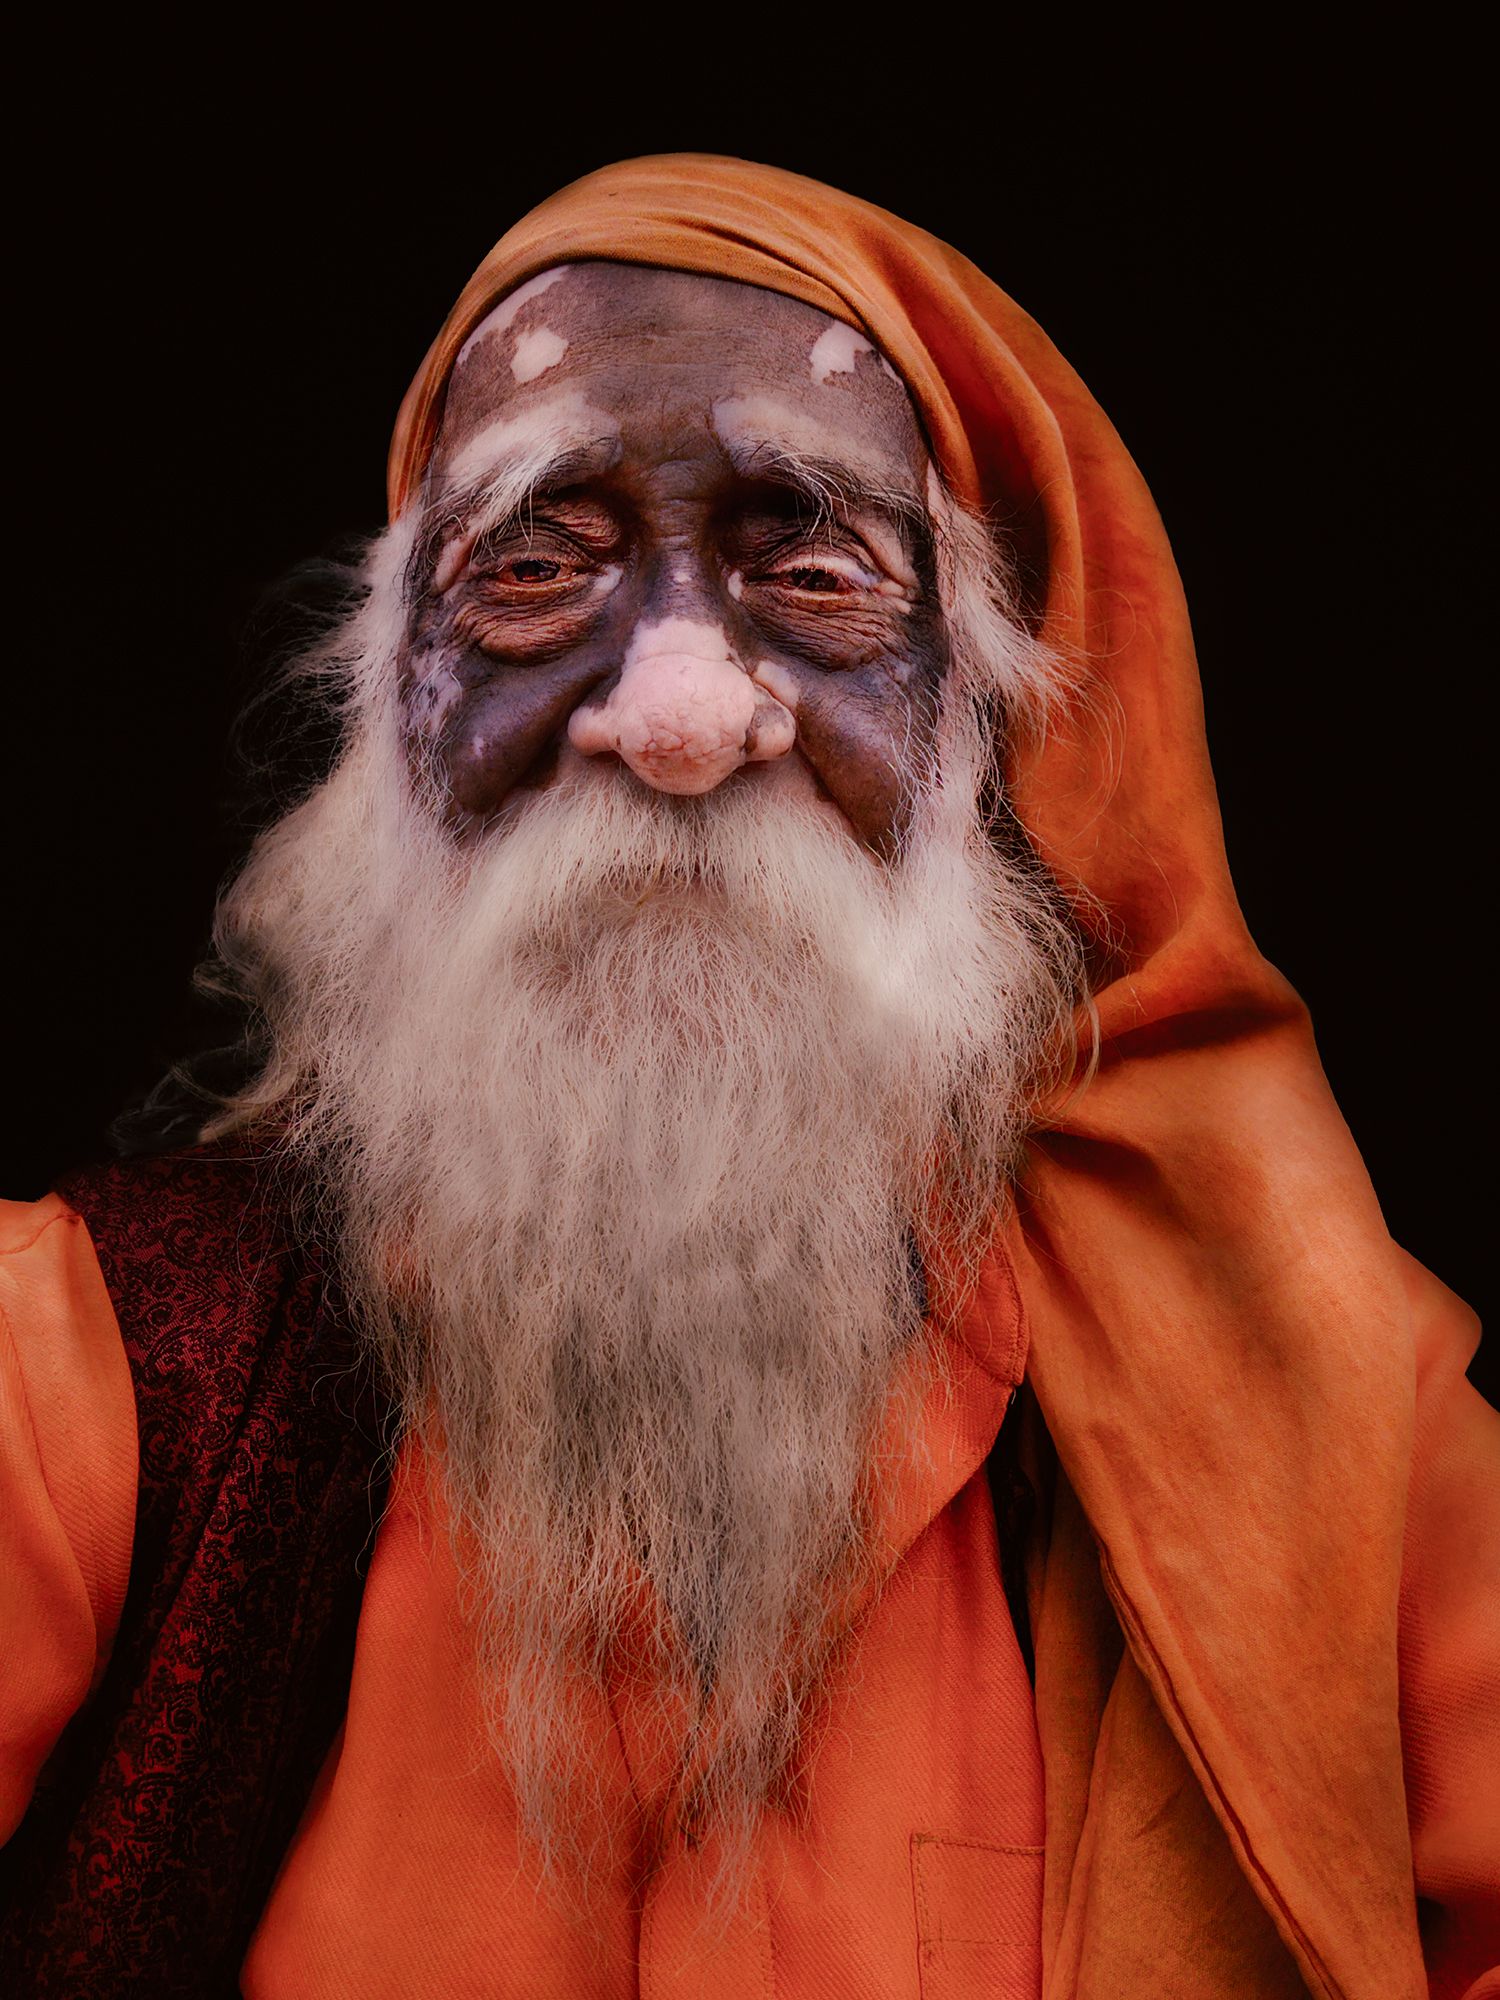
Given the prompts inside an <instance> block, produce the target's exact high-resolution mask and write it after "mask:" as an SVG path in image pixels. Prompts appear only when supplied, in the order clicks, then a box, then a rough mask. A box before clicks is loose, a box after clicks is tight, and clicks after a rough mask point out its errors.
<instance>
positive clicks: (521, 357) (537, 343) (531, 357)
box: [510, 326, 568, 382]
mask: <svg viewBox="0 0 1500 2000" xmlns="http://www.w3.org/2000/svg"><path fill="white" fill-rule="evenodd" d="M567 351H568V343H567V342H566V341H565V340H564V339H563V337H562V335H561V334H560V333H554V332H553V331H552V329H551V327H549V326H539V327H535V328H533V330H532V331H531V332H530V333H523V334H522V335H521V337H520V339H519V340H518V341H517V342H516V351H515V353H514V354H513V355H512V356H511V361H510V372H511V374H512V375H514V376H515V378H516V380H517V381H518V382H534V381H535V380H536V378H537V376H538V375H545V374H546V372H547V370H548V369H549V368H555V367H556V366H557V364H558V362H559V361H561V360H562V358H563V356H564V355H565V354H566V353H567Z"/></svg>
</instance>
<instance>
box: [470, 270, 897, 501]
mask: <svg viewBox="0 0 1500 2000" xmlns="http://www.w3.org/2000/svg"><path fill="white" fill-rule="evenodd" d="M674 418H675V419H676V420H677V421H679V422H681V421H686V422H688V423H690V424H697V425H704V424H706V425H707V427H708V428H709V429H710V430H711V431H712V432H713V433H714V434H715V435H716V436H717V438H718V441H719V443H720V445H721V446H722V448H723V449H724V451H725V452H726V454H727V455H728V457H729V458H730V460H731V462H732V463H733V464H734V465H735V466H736V467H737V468H738V469H740V470H742V471H754V470H755V469H756V466H757V464H758V463H760V462H762V461H763V459H764V458H765V456H766V455H767V454H769V455H771V456H772V457H774V456H775V455H777V454H778V453H782V452H785V453H789V454H791V455H794V456H796V457H798V458H801V459H803V460H805V461H809V462H812V463H816V464H820V465H824V466H826V467H829V468H833V467H836V466H837V465H838V464H839V463H841V462H842V463H844V464H846V465H847V468H848V470H849V472H850V474H851V475H852V477H853V479H854V481H855V483H857V484H860V485H863V486H866V487H868V486H881V485H885V486H890V487H893V488H897V489H905V490H907V491H910V492H911V493H912V494H913V495H914V496H915V497H918V498H921V497H924V496H925V491H926V485H925V474H926V466H927V457H926V451H925V446H924V443H923V440H922V433H921V427H920V425H919V424H918V422H917V418H916V415H915V412H914V410H913V408H912V404H911V400H910V397H909V396H908V394H907V391H906V388H905V385H904V384H903V383H902V381H901V379H900V377H899V376H898V375H897V374H896V373H895V371H894V370H893V369H892V368H891V366H890V364H889V363H888V362H887V361H886V360H885V358H884V357H883V356H882V355H881V354H879V353H878V352H877V350H876V349H875V347H874V346H873V344H872V343H871V342H870V341H869V340H868V338H866V337H865V336H864V335H863V334H861V333H860V332H858V331H857V330H856V329H855V328H854V327H851V326H848V325H846V324H844V323H843V322H842V321H839V320H835V319H832V318H830V317H829V315H828V314H826V313H823V312H820V311H818V310H817V309H816V308H815V307H813V306H809V305H806V304H804V303H803V302H802V301H801V300H799V299H790V298H786V297H784V296H783V295H781V294H780V293H777V292H770V291H766V290H764V289H763V288H761V287H759V286H755V285H746V284H741V283H739V282H737V281H735V280H732V279H727V278H715V277H705V276H699V275H697V274H694V273H688V272H679V271H665V270H658V269H655V268H653V267H647V266H637V265H625V264H610V263H603V262H590V263H581V264H571V265H559V266H555V267H554V268H552V269H550V270H547V271H543V272H542V273H540V274H539V275H538V276H536V277H534V278H532V279H530V280H529V281H528V282H527V283H526V284H524V285H522V286H520V287H519V288H518V289H517V290H516V291H514V292H512V293H511V294H510V295H509V296H508V297H506V298H505V299H503V300H502V301H501V302H500V303H499V305H497V306H496V307H495V308H494V309H493V311H492V312H490V313H489V315H488V316H487V317H486V318H485V319H484V320H482V321H481V322H480V324H479V325H478V326H477V327H476V328H475V330H474V332H473V333H472V334H471V335H470V336H469V338H468V340H467V341H466V342H465V344H464V347H463V349H462V351H461V353H460V355H459V358H458V361H457V364H456V366H455V369H454V374H453V379H452V382H451V384H450V387H449V391H448V399H447V405H446V408H445V411H444V416H443V423H442V429H441V433H440V436H439V440H438V450H437V454H436V456H437V459H438V461H439V469H440V476H441V478H442V482H443V484H445V485H450V486H451V485H453V484H458V483H461V481H460V479H459V478H456V477H455V474H456V473H457V471H458V467H459V465H460V463H461V464H462V467H463V474H464V475H465V476H469V477H471V476H473V475H474V474H475V473H476V472H482V471H483V470H484V469H485V468H484V467H483V466H482V465H481V463H480V461H481V460H482V459H484V458H485V457H486V456H488V455H490V454H489V451H488V449H487V448H488V447H489V446H490V445H493V447H494V453H495V455H496V456H499V455H501V454H503V451H504V448H505V443H506V440H507V438H508V437H512V438H513V437H515V436H518V435H519V436H524V435H526V434H528V433H531V432H535V431H537V430H540V429H546V430H548V431H554V432H561V431H565V430H566V429H567V427H568V425H569V423H573V424H576V425H577V427H578V428H579V429H580V430H581V431H582V432H584V433H587V434H589V436H590V439H591V441H593V442H597V441H598V440H599V439H600V438H601V437H609V436H611V435H612V436H614V437H615V438H619V437H620V435H621V431H622V427H623V429H624V430H625V431H627V432H629V431H632V430H634V431H637V432H639V433H641V434H643V435H644V436H645V437H646V439H647V441H648V443H649V439H650V435H651V432H650V426H651V424H652V423H653V422H654V423H655V424H657V425H658V426H659V427H660V426H665V425H666V424H667V423H668V422H669V421H670V420H672V419H674Z"/></svg>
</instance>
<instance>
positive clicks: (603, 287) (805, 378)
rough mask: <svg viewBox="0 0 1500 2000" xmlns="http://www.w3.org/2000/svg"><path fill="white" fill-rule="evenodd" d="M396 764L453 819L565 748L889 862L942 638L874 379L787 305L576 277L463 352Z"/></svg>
mask: <svg viewBox="0 0 1500 2000" xmlns="http://www.w3.org/2000/svg"><path fill="white" fill-rule="evenodd" d="M428 490H429V495H430V496H431V497H432V501H433V518H434V519H435V521H436V523H437V524H438V532H437V535H436V536H435V538H434V541H433V543H432V545H431V555H432V562H431V574H430V577H429V578H428V580H427V587H426V589H425V592H424V594H423V596H422V598H421V601H420V603H419V605H418V608H417V611H416V614H415V617H414V622H413V631H412V640H411V645H410V648H409V651H408V655H407V659H406V664H405V670H404V677H403V713H404V716H405V727H406V732H407V740H408V750H409V754H410V756H411V757H412V759H413V762H414V763H415V764H416V765H417V766H419V767H420V766H422V765H423V764H425V765H426V766H427V767H428V768H429V769H431V770H432V772H433V774H434V775H435V776H436V777H437V778H438V780H439V782H440V785H441V787H442V789H443V790H444V792H445V793H446V796H447V800H448V810H449V813H450V816H451V818H452V821H453V823H454V825H455V826H456V827H457V828H458V829H459V830H460V831H461V832H469V831H472V830H474V829H476V828H478V827H480V826H482V825H483V824H484V823H485V822H486V821H487V820H489V819H490V818H491V817H492V816H493V815H494V814H495V813H496V812H497V811H498V810H499V809H500V808H501V807H502V806H503V805H504V803H505V801H506V800H507V798H509V797H510V796H511V794H512V793H513V792H515V791H517V789H518V788H531V787H537V786H545V785H546V784H548V783H549V782H550V780H551V779H552V778H553V777H555V776H556V775H557V773H558V772H559V770H560V769H564V768H567V767H568V766H569V765H574V766H576V765H577V764H578V763H579V762H580V760H583V759H590V758H592V759H598V760H600V765H601V768H607V767H609V766H613V767H615V768H616V769H619V768H621V767H624V766H628V767H629V769H630V770H631V771H633V772H634V773H635V775H636V777H637V778H638V779H640V780H641V781H642V782H644V783H645V784H648V785H650V786H652V787H654V788H655V789H657V790H658V791H662V792H667V793H676V794H685V795H690V794H701V793H704V792H707V791H710V790H712V789H714V788H715V787H716V786H717V785H719V784H721V783H723V782H724V781H725V780H726V779H729V778H731V777H734V776H736V774H742V775H741V776H739V777H738V778H737V781H738V782H745V781H749V782H753V783H755V784H757V785H760V786H764V787H771V788H780V789H782V790H784V791H786V792H792V791H796V792H799V793H800V794H802V795H803V796H804V797H815V798H817V799H818V800H819V801H821V802H822V803H823V804H824V805H825V806H826V808H827V809H828V810H829V811H830V812H831V813H833V814H835V815H836V816H837V817H838V818H839V820H840V822H841V824H842V825H843V826H844V828H845V829H846V830H847V831H849V832H851V833H852V834H853V835H854V836H855V837H856V838H857V839H858V840H859V841H861V842H863V843H864V844H865V845H866V846H867V847H868V848H870V849H872V850H874V851H875V852H877V853H881V854H888V853H889V852H891V851H892V849H893V847H894V844H895V842H896V839H897V837H898V836H899V834H900V832H901V830H902V827H903V824H904V821H905V817H906V813H907V808H908V804H909V797H910V791H911V787H912V785H913V784H914V783H915V781H916V780H917V779H918V778H919V777H920V775H921V774H922V772H923V770H924V767H925V761H926V759H927V756H928V754H929V752H930V748H931V744H932V737H933V730H934V723H935V715H936V708H937V698H938V691H939V686H940V683H941V679H942V675H943V671H944V667H945V664H946V659H947V647H946V640H945V634H944V629H943V623H942V619H941V617H940V615H939V611H938V607H937V597H936V590H935V585H934V574H933V549H932V539H931V533H930V529H929V526H928V515H927V504H926V501H927V493H928V458H927V453H926V450H925V447H924V445H923V441H922V436H921V432H920V430H919V427H918V424H917V421H916V418H915V416H914V414H913V411H912V407H911V403H910V401H909V399H908V397H907V394H906V391H905V389H904V387H903V386H902V384H901V382H900V380H899V379H898V378H897V377H896V375H895V374H894V373H893V372H892V371H891V370H890V368H889V367H888V366H887V365H886V363H885V362H884V361H883V360H882V359H881V358H880V357H879V356H878V355H877V354H876V352H875V351H874V350H873V349H872V348H871V347H870V345H869V343H868V342H866V341H864V340H862V339H861V338H860V336H859V335H858V334H857V333H855V332H854V330H853V329H852V328H849V327H847V326H845V325H843V324H841V323H840V322H837V321H834V320H831V319H829V318H828V317H827V316H826V315H825V314H823V313H820V312H817V311H815V310H814V309H813V308H811V307H810V306H806V305H803V304H801V303H799V302H798V301H796V300H792V299H786V298H782V297H780V296H779V295H777V294H775V293H772V292H767V291H762V290H760V289H759V288H758V287H754V286H749V285H742V284H737V283H734V282H732V281H730V280H727V279H719V278H706V277H698V276H693V275H690V274H684V273H678V272H668V271H658V270H653V269H641V268H636V267H632V266H627V265H618V264H608V263H592V264H579V265H573V266H565V267H561V268H558V269H554V270H551V271H547V272H544V273H543V274H542V275H541V276H540V277H539V278H536V279H533V280H532V281H531V283H530V284H529V285H526V286H523V287H522V288H521V289H520V290H519V291H518V292H516V293H514V294H513V295H512V296H511V297H510V298H509V299H507V300H505V301H504V302H502V304H501V305H499V306H498V307H497V308H496V309H495V310H494V311H493V312H492V313H491V314H490V315H489V317H488V318H487V319H486V320H485V321H484V322H483V323H482V324H481V325H480V327H479V328H478V329H477V330H476V331H475V333H474V334H473V335H472V336H471V338H470V339H469V341H468V343H467V345H466V346H465V349H464V351H463V354H462V356H461V357H460V360H459V363H458V366H457V369H456V371H455V374H454V378H453V382H452V385H451V387H450V389H449V393H448V400H447V405H446V410H445V414H444V418H443V424H442V429H441V433H440V435H439V439H438V443H437V449H436V453H435V457H434V462H433V467H432V472H431V476H430V483H429V489H428Z"/></svg>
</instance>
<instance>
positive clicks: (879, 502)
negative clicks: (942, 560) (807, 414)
mask: <svg viewBox="0 0 1500 2000" xmlns="http://www.w3.org/2000/svg"><path fill="white" fill-rule="evenodd" d="M729 455H730V461H731V463H732V464H733V465H734V468H735V470H736V471H737V472H739V473H740V474H741V475H742V476H743V477H745V478H747V479H764V480H768V481H769V482H770V483H771V484H773V485H775V486H780V487H784V488H785V489H786V490H788V491H789V492H791V493H793V494H794V495H795V496H796V497H797V499H798V500H799V501H800V502H801V503H802V505H803V506H804V507H805V508H806V510H807V512H808V513H809V514H810V515H811V516H812V519H813V521H814V523H815V524H817V525H821V524H824V523H833V522H841V521H844V520H847V519H848V518H849V517H850V516H851V515H859V514H874V515H875V516H876V517H877V518H878V519H880V520H883V521H886V522H887V523H889V525H890V526H891V527H893V528H894V529H895V530H896V532H897V533H898V534H899V535H900V537H901V540H902V542H903V543H904V545H905V547H906V548H907V550H908V551H909V552H910V553H912V554H914V555H917V556H919V557H929V556H930V555H931V554H932V548H933V533H932V522H931V520H930V519H929V517H928V513H927V508H926V505H925V503H924V502H923V501H922V500H921V499H919V497H918V496H917V495H916V494H915V493H910V492H908V491H906V490H905V489H904V488H902V487H899V486H890V485H886V484H882V483H881V482H879V481H877V480H872V479H871V478H869V476H868V475H867V474H865V473H863V472H861V471H860V470H859V469H858V468H857V467H856V466H852V465H849V464H847V463H845V462H844V461H842V460H839V459H834V458H829V457H824V456H818V455H816V454H813V453H810V452H805V451H799V450H797V449H796V448H795V447H794V446H792V445H789V444H786V443H785V442H784V441H782V440H779V439H774V438H761V439H757V440H755V441H753V442H741V441H738V440H736V441H735V443H733V444H732V445H731V446H730V447H729Z"/></svg>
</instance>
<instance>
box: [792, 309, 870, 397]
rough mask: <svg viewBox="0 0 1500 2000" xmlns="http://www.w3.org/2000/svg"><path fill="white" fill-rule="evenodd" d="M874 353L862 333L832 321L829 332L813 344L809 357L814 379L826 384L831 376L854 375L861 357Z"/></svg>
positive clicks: (829, 324)
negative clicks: (856, 364)
mask: <svg viewBox="0 0 1500 2000" xmlns="http://www.w3.org/2000/svg"><path fill="white" fill-rule="evenodd" d="M874 352H875V350H874V348H873V347H872V346H871V345H870V343H869V341H868V340H866V339H865V337H864V335H863V334H862V333H856V332H855V330H854V328H853V327H852V326H845V325H844V323H843V321H842V320H837V319H835V320H830V321H829V323H828V331H827V332H826V333H824V334H820V335H819V337H818V339H817V340H815V341H814V342H813V350H812V353H811V355H810V356H809V357H808V360H809V364H810V366H811V368H812V378H813V380H814V381H815V382H820V383H821V382H826V381H827V380H828V378H829V376H830V375H852V374H853V373H854V367H855V363H856V362H857V361H858V360H859V357H860V356H861V355H862V354H873V353H874Z"/></svg>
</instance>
